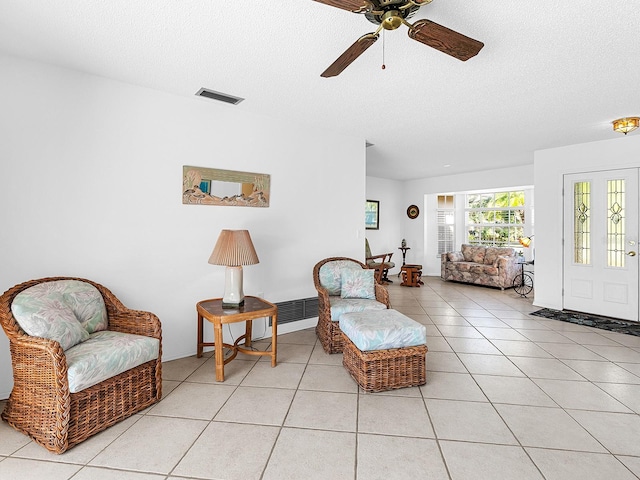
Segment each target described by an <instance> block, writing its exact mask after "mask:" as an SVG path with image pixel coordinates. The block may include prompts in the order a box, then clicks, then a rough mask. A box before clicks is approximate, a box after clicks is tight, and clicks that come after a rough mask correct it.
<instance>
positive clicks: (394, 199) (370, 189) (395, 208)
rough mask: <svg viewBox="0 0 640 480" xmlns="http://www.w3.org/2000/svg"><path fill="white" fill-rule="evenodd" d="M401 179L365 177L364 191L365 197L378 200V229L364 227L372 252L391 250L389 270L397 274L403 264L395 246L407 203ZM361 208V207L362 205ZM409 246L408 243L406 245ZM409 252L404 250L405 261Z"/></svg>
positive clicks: (399, 235) (400, 253)
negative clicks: (392, 264)
mask: <svg viewBox="0 0 640 480" xmlns="http://www.w3.org/2000/svg"><path fill="white" fill-rule="evenodd" d="M403 183H404V182H401V181H398V180H387V179H384V178H377V177H367V180H366V191H367V200H378V201H379V202H380V221H379V227H380V228H379V229H378V230H367V231H366V232H365V233H366V236H367V238H368V239H369V246H370V247H371V253H372V255H380V254H382V253H388V252H391V253H393V256H392V257H391V261H392V262H394V263H395V264H396V266H395V268H393V269H391V270H390V271H389V274H390V275H391V274H396V275H397V273H398V272H399V271H400V267H401V266H402V252H401V251H400V250H399V249H398V247H399V246H400V244H401V243H402V239H403V238H404V232H403V227H404V218H406V210H407V206H408V205H404V203H403V201H402V191H403V188H402V185H403ZM363 209H364V207H363ZM409 246H410V247H411V245H409ZM410 252H411V250H409V252H408V253H407V263H410V262H409V253H410ZM357 258H358V259H359V260H361V261H362V260H363V258H364V242H363V244H362V255H361V256H359V257H357Z"/></svg>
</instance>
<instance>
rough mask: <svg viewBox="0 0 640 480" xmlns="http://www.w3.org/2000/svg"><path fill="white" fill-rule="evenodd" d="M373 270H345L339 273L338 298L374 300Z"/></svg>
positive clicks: (374, 283) (374, 282)
mask: <svg viewBox="0 0 640 480" xmlns="http://www.w3.org/2000/svg"><path fill="white" fill-rule="evenodd" d="M375 273H376V271H375V270H367V269H360V270H356V269H355V268H345V269H343V270H342V273H341V283H342V285H341V289H340V296H341V297H342V298H368V299H370V300H375V299H376V281H375V279H374V277H373V276H374V274H375Z"/></svg>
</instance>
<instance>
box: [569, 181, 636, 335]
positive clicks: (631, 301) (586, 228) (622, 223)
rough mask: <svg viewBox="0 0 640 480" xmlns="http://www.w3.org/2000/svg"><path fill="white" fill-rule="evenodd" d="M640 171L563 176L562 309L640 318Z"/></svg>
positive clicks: (630, 318)
mask: <svg viewBox="0 0 640 480" xmlns="http://www.w3.org/2000/svg"><path fill="white" fill-rule="evenodd" d="M639 172H640V169H638V168H628V169H620V170H607V171H598V172H584V173H577V174H571V175H565V176H564V240H563V255H564V261H563V263H564V265H563V274H564V275H563V308H564V309H567V310H575V311H579V312H585V313H593V314H596V315H604V316H608V317H614V318H620V319H625V320H632V321H636V322H637V321H638V285H639V282H638V210H639V209H638V202H639V200H638V175H639Z"/></svg>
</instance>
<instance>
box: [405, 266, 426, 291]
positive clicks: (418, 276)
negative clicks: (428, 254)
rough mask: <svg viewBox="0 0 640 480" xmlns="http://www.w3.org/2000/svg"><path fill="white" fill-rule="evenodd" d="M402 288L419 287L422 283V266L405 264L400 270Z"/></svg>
mask: <svg viewBox="0 0 640 480" xmlns="http://www.w3.org/2000/svg"><path fill="white" fill-rule="evenodd" d="M401 273H402V283H401V284H400V285H401V286H403V287H419V286H420V285H423V282H422V265H409V264H405V265H403V266H402V269H401Z"/></svg>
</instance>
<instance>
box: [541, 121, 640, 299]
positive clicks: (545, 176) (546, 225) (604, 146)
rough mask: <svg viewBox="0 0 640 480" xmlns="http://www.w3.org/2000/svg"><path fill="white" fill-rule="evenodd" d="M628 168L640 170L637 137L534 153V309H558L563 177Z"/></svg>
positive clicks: (639, 150) (639, 149)
mask: <svg viewBox="0 0 640 480" xmlns="http://www.w3.org/2000/svg"><path fill="white" fill-rule="evenodd" d="M613 134H614V133H613V132H612V135H613ZM618 135H619V134H618ZM629 167H636V168H637V167H640V135H638V134H635V135H634V134H631V135H629V136H626V137H625V136H622V135H620V136H618V137H617V138H613V139H611V140H605V141H600V142H591V143H584V144H580V145H571V146H568V147H561V148H553V149H549V150H540V151H537V152H535V155H534V173H535V202H536V237H535V246H536V274H535V275H536V279H535V286H536V287H535V304H536V305H539V306H541V307H547V308H554V309H557V310H561V309H562V281H563V278H562V260H563V251H562V237H563V229H562V216H563V196H562V188H563V181H564V175H566V174H571V173H579V172H589V171H598V170H612V169H617V168H629Z"/></svg>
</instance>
